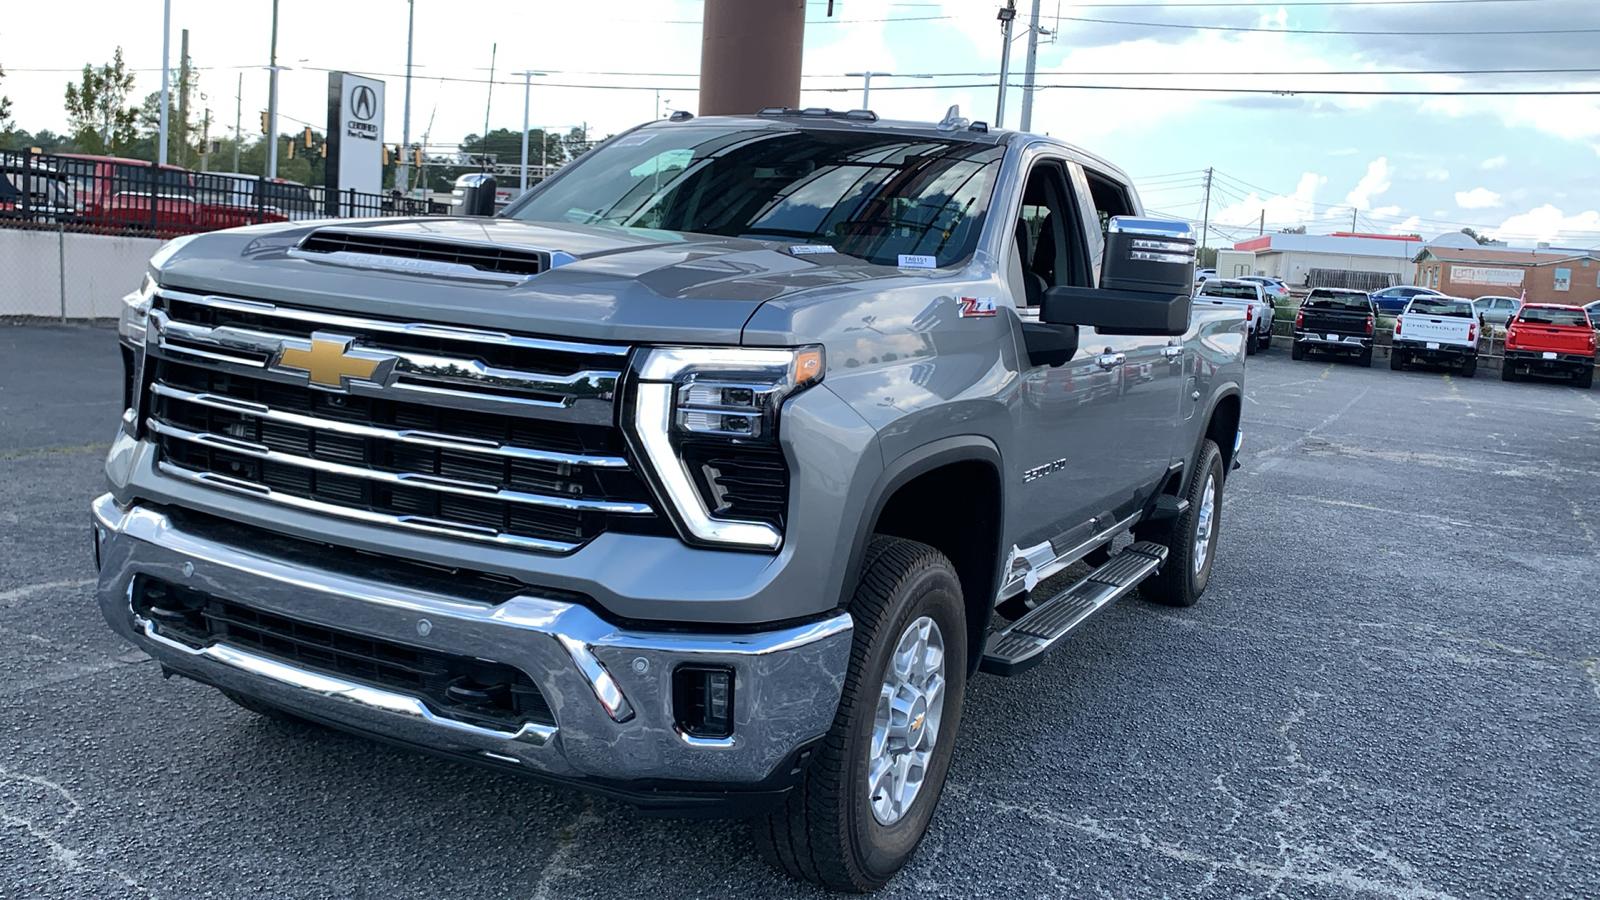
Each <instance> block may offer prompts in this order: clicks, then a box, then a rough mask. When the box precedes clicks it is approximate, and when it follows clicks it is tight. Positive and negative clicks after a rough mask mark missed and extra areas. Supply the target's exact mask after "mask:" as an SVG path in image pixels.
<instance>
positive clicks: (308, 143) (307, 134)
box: [305, 125, 311, 150]
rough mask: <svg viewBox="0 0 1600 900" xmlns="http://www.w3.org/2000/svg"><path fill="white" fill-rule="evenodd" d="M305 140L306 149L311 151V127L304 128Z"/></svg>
mask: <svg viewBox="0 0 1600 900" xmlns="http://www.w3.org/2000/svg"><path fill="white" fill-rule="evenodd" d="M305 140H306V149H307V150H310V149H311V126H310V125H307V126H306V132H305Z"/></svg>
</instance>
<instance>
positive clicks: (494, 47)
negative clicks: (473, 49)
mask: <svg viewBox="0 0 1600 900" xmlns="http://www.w3.org/2000/svg"><path fill="white" fill-rule="evenodd" d="M499 53H500V42H499V41H496V42H494V43H493V44H491V45H489V96H488V97H487V98H486V99H485V100H484V101H483V140H482V141H480V142H479V144H480V146H482V147H483V171H485V172H487V171H489V109H490V108H491V107H492V106H493V105H494V58H495V56H497V55H499Z"/></svg>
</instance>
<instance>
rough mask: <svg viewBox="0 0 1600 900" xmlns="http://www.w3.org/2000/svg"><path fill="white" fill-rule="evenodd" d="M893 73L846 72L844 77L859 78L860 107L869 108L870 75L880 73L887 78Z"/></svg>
mask: <svg viewBox="0 0 1600 900" xmlns="http://www.w3.org/2000/svg"><path fill="white" fill-rule="evenodd" d="M893 74H894V73H893V72H846V73H844V77H846V78H859V79H861V108H862V109H871V108H872V107H871V106H869V105H868V101H869V100H870V99H871V98H872V76H874V75H882V76H883V77H885V78H887V77H889V76H890V75H893Z"/></svg>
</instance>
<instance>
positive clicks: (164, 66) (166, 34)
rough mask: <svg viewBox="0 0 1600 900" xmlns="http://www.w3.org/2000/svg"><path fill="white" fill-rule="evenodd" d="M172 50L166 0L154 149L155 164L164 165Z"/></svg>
mask: <svg viewBox="0 0 1600 900" xmlns="http://www.w3.org/2000/svg"><path fill="white" fill-rule="evenodd" d="M171 49H172V0H166V2H165V3H163V4H162V7H161V140H159V141H157V143H158V144H159V145H160V146H159V147H158V148H157V149H156V162H157V163H160V164H163V165H164V164H165V163H166V161H167V95H168V94H169V93H171V92H170V91H169V90H168V89H167V83H168V81H169V80H170V79H169V73H170V72H171V69H170V68H169V66H170V65H171V61H170V60H169V59H168V54H169V53H170V52H171Z"/></svg>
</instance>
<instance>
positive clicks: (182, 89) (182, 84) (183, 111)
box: [163, 28, 189, 169]
mask: <svg viewBox="0 0 1600 900" xmlns="http://www.w3.org/2000/svg"><path fill="white" fill-rule="evenodd" d="M177 131H178V165H179V166H182V167H183V168H185V169H187V168H189V29H187V28H185V29H183V38H182V39H181V40H179V42H178V128H177ZM163 161H164V160H163Z"/></svg>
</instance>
